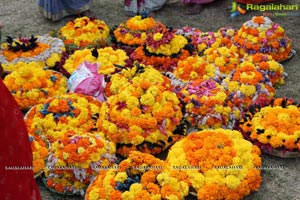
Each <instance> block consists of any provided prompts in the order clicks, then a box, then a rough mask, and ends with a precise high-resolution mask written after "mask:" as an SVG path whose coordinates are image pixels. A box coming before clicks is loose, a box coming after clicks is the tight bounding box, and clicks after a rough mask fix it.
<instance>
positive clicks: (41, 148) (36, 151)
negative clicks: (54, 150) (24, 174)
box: [29, 134, 49, 177]
mask: <svg viewBox="0 0 300 200" xmlns="http://www.w3.org/2000/svg"><path fill="white" fill-rule="evenodd" d="M29 141H30V146H31V151H32V160H33V161H32V164H33V173H34V175H35V177H38V176H39V175H40V174H41V173H42V172H43V171H44V168H45V167H46V161H47V159H48V154H49V152H48V148H49V146H48V145H47V143H46V142H45V141H44V140H43V139H42V138H41V137H39V136H36V135H32V134H29Z"/></svg>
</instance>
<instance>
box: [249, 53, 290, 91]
mask: <svg viewBox="0 0 300 200" xmlns="http://www.w3.org/2000/svg"><path fill="white" fill-rule="evenodd" d="M244 60H245V61H249V62H252V63H253V64H254V65H255V66H256V67H258V68H259V69H260V70H262V71H264V72H265V73H266V74H267V75H268V76H269V78H270V79H271V83H272V84H273V86H274V87H276V86H280V85H283V84H284V79H285V78H286V77H287V73H286V72H285V71H284V67H283V66H282V64H280V63H279V62H277V61H275V60H274V59H273V58H272V56H271V55H267V54H262V53H256V54H253V55H245V57H244Z"/></svg>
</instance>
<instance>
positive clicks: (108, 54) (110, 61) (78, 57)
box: [63, 47, 128, 75]
mask: <svg viewBox="0 0 300 200" xmlns="http://www.w3.org/2000/svg"><path fill="white" fill-rule="evenodd" d="M127 59H128V56H127V55H126V52H125V51H123V50H121V49H117V50H114V49H113V48H112V47H105V48H100V49H92V50H91V49H82V50H76V51H75V52H74V53H73V54H72V55H71V56H70V57H69V58H68V59H67V60H66V61H65V63H64V65H63V68H64V69H65V70H66V71H67V72H68V73H69V74H72V73H73V72H74V71H75V69H77V68H78V67H79V66H80V65H81V64H82V63H83V62H84V61H87V62H90V63H99V64H100V68H99V71H98V72H99V74H102V75H111V74H112V73H114V72H115V71H116V69H117V68H116V67H115V64H117V65H125V64H126V60H127Z"/></svg>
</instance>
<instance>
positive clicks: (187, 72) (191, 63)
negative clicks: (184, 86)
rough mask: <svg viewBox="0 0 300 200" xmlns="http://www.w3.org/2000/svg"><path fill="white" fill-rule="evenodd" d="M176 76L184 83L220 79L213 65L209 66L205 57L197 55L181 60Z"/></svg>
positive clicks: (175, 72)
mask: <svg viewBox="0 0 300 200" xmlns="http://www.w3.org/2000/svg"><path fill="white" fill-rule="evenodd" d="M174 74H175V76H176V77H177V78H179V79H181V80H183V81H190V80H197V79H205V80H208V79H217V78H218V76H217V69H216V68H215V67H214V66H213V65H212V64H209V63H208V61H207V60H206V59H205V58H204V57H200V56H197V55H196V56H189V57H188V58H186V59H184V60H180V61H179V62H178V65H177V67H176V69H175V71H174Z"/></svg>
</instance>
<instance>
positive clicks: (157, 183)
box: [85, 151, 189, 200]
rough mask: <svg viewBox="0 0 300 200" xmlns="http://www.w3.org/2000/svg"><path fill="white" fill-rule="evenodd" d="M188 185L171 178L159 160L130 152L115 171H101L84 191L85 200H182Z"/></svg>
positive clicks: (178, 179) (165, 166) (169, 172)
mask: <svg viewBox="0 0 300 200" xmlns="http://www.w3.org/2000/svg"><path fill="white" fill-rule="evenodd" d="M188 191H189V186H188V183H186V182H185V181H183V180H181V179H180V177H175V176H173V175H172V169H171V168H170V167H169V166H168V165H166V163H165V162H164V161H163V160H160V159H158V158H155V157H154V156H152V155H150V154H147V153H141V152H138V151H133V152H131V153H130V154H129V157H128V158H127V159H125V160H123V161H122V162H121V163H120V164H119V165H118V168H116V169H109V170H104V171H101V172H100V173H99V175H98V176H97V177H96V179H95V180H94V181H93V182H92V184H91V185H90V186H89V187H88V189H87V193H86V195H85V200H93V199H124V200H127V199H184V197H185V196H187V195H188Z"/></svg>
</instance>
